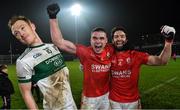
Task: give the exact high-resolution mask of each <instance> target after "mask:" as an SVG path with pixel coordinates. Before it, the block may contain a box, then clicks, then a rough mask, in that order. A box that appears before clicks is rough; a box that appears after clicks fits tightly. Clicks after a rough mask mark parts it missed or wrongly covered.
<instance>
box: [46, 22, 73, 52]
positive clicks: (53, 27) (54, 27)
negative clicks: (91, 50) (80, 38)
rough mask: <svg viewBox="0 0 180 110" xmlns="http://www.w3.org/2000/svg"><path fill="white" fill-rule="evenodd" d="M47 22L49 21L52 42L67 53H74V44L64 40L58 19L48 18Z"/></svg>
mask: <svg viewBox="0 0 180 110" xmlns="http://www.w3.org/2000/svg"><path fill="white" fill-rule="evenodd" d="M49 22H50V31H51V39H52V42H53V43H54V44H55V45H56V46H57V47H58V48H60V49H61V50H64V51H66V52H68V53H72V54H75V53H76V46H75V44H74V43H72V42H71V41H68V40H64V38H63V36H62V33H61V30H60V28H59V25H58V20H57V19H50V20H49Z"/></svg>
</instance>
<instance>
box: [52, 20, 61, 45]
mask: <svg viewBox="0 0 180 110" xmlns="http://www.w3.org/2000/svg"><path fill="white" fill-rule="evenodd" d="M49 22H50V33H51V39H52V42H53V43H54V44H55V45H61V44H62V43H63V40H64V39H63V37H62V34H61V30H60V28H59V25H58V20H57V19H49Z"/></svg>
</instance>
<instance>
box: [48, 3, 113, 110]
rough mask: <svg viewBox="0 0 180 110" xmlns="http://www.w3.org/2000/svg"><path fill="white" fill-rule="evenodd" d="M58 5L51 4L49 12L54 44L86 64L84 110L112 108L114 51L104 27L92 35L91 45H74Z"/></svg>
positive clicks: (106, 109) (97, 29)
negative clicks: (63, 29)
mask: <svg viewBox="0 0 180 110" xmlns="http://www.w3.org/2000/svg"><path fill="white" fill-rule="evenodd" d="M58 9H59V6H58V4H51V5H49V6H48V8H47V11H48V14H49V18H50V20H49V21H50V30H51V38H52V41H53V43H54V44H55V45H57V47H59V48H60V49H62V50H64V51H66V52H69V53H72V54H75V55H77V56H78V57H79V59H80V62H81V64H82V65H83V73H84V74H83V75H84V79H83V95H82V96H83V97H82V104H81V108H82V109H103V110H108V109H109V107H110V106H109V99H108V95H109V79H110V77H109V76H110V65H111V61H110V56H111V53H112V52H113V48H112V47H111V46H109V45H106V44H107V42H108V39H107V34H106V32H105V30H104V29H103V28H95V29H94V30H92V32H91V39H90V42H91V46H88V47H87V46H84V45H79V44H77V45H75V44H74V43H72V42H70V41H67V40H65V39H64V38H63V36H62V34H61V31H60V29H59V26H58V20H57V19H56V15H57V13H58V12H59V11H58Z"/></svg>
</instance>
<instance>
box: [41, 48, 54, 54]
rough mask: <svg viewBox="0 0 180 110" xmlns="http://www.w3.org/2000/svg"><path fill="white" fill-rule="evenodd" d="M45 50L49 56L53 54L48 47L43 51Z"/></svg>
mask: <svg viewBox="0 0 180 110" xmlns="http://www.w3.org/2000/svg"><path fill="white" fill-rule="evenodd" d="M43 50H45V51H46V52H47V53H48V54H50V53H52V50H50V49H49V48H48V47H46V48H45V49H43Z"/></svg>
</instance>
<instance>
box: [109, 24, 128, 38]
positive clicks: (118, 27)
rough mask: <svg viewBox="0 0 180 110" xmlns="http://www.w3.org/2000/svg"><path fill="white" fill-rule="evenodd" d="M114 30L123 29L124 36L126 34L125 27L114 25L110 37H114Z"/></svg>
mask: <svg viewBox="0 0 180 110" xmlns="http://www.w3.org/2000/svg"><path fill="white" fill-rule="evenodd" d="M116 31H123V32H124V33H125V34H126V36H127V31H126V29H125V28H124V27H122V26H116V27H114V28H113V29H112V30H111V38H113V37H114V33H115V32H116Z"/></svg>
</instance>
